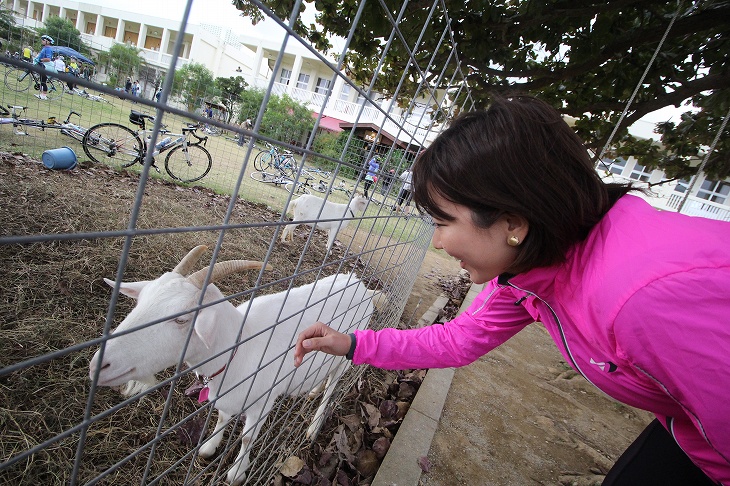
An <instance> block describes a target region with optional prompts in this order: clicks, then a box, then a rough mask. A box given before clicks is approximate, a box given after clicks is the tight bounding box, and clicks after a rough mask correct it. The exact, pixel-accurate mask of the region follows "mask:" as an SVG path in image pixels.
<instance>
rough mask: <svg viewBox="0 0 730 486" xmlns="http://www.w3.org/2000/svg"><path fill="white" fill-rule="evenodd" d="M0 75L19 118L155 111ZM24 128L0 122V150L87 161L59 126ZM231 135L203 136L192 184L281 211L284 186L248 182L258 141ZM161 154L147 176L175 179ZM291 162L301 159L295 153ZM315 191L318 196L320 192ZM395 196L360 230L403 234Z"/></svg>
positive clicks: (372, 208) (171, 125) (115, 116)
mask: <svg viewBox="0 0 730 486" xmlns="http://www.w3.org/2000/svg"><path fill="white" fill-rule="evenodd" d="M0 77H2V79H0V96H1V97H2V105H3V106H22V107H25V109H24V111H23V114H22V117H24V118H32V119H42V120H46V119H48V118H50V117H55V118H56V119H57V120H59V121H61V120H64V119H66V117H67V116H68V114H69V113H70V112H71V111H75V112H77V113H79V114H80V115H81V117H80V118H79V117H75V116H74V117H72V119H71V121H72V122H73V123H76V124H77V125H81V126H83V127H85V128H89V127H91V126H93V125H95V124H97V123H103V122H114V123H119V124H121V125H124V126H127V127H129V128H132V129H136V128H137V127H135V126H134V125H132V124H131V123H129V114H130V111H131V110H137V111H142V112H144V113H148V114H151V115H155V114H156V110H155V109H154V108H153V107H149V106H145V105H143V104H141V103H133V102H131V101H129V100H125V99H121V98H119V97H116V96H109V95H102V96H103V98H104V99H105V100H106V102H101V101H94V100H91V99H87V98H84V97H81V96H77V95H73V94H70V93H66V94H64V95H63V96H62V97H61V98H60V99H59V100H47V101H43V100H39V99H38V98H36V97H35V96H34V95H35V94H36V93H37V91H34V90H33V88H32V87H31V89H30V90H29V91H27V92H22V93H18V92H15V91H12V90H10V89H8V87H7V86H6V84H5V71H4V70H2V71H0ZM87 91H88V92H89V93H91V94H93V95H99V94H100V93H99V92H95V91H93V90H90V89H87ZM192 121H194V120H193V119H191V118H185V117H181V116H178V115H175V114H171V113H164V114H163V120H162V122H163V123H164V124H165V125H166V126H167V127H168V129H169V130H171V131H172V132H175V133H179V132H180V129H181V128H182V127H183V126H185V123H187V122H192ZM26 131H27V133H28V134H27V135H18V134H16V133H15V130H14V129H13V126H12V125H4V126H0V150H5V151H8V152H21V153H24V154H27V155H29V156H30V157H32V158H34V159H37V160H40V159H41V156H42V154H43V152H44V151H46V150H50V149H55V148H59V147H64V146H66V147H69V148H71V149H73V150H74V152H75V153H76V155H77V157H78V160H79V162H80V163H93V162H92V161H91V160H90V159H89V158H88V157H87V155H86V154H85V153H84V150H83V147H82V144H81V143H80V142H78V141H76V140H74V139H72V138H71V137H68V136H65V135H63V134H61V132H60V130H55V129H45V130H39V129H37V128H33V127H27V128H26ZM234 135H235V134H234V133H233V132H228V133H225V134H223V135H222V136H218V137H209V138H208V140H207V142H206V144H205V147H206V148H207V149H208V151H209V152H210V153H211V156H212V160H213V165H212V168H211V170H210V172H209V173H208V175H206V176H205V177H204V178H203V179H201V180H199V181H196V182H195V183H194V185H196V186H203V187H207V188H209V189H212V190H213V191H215V192H216V193H220V194H233V193H234V192H235V190H236V186H237V185H239V189H238V195H239V197H241V198H243V199H245V200H248V201H251V202H256V203H263V204H265V205H266V206H268V207H269V208H271V209H273V210H275V211H282V210H283V208H284V207H286V203H287V200H288V198H289V197H290V194H289V192H287V191H286V190H285V189H284V186H282V185H279V186H275V185H272V184H263V183H260V182H257V181H254V180H253V179H251V177H250V174H251V172H252V171H254V170H255V169H254V167H253V163H252V161H253V157H255V156H256V154H257V153H258V152H260V151H261V150H262V149H264V148H265V147H264V145H263V144H254V145H253V146H252V147H249V144H248V143H247V144H245V145H244V146H239V145H238V144H237V143H236V142H235V138H234ZM165 155H166V153H163V154H161V155H160V156H159V157H158V158H157V160H156V166H157V167H158V168H159V169H160V172H159V173H158V172H157V171H156V170H154V169H152V170H150V172H149V174H150V177H159V178H163V179H165V180H168V181H170V182H176V181H174V180H173V179H171V178H170V177H169V176H168V175H167V174H166V173H165V171H164V156H165ZM249 161H250V162H249ZM297 162H301V157H297ZM305 163H306V161H305ZM244 166H245V167H246V168H245V171H244V172H243V174H242V173H241V169H242V168H243V167H244ZM142 168H143V167H142V165H134V166H132V167H130V168H128V169H127V170H130V171H133V172H141V170H142ZM340 182H343V183H344V185H345V186H346V187H353V186H354V185H355V182H356V181H354V180H351V179H346V178H341V177H338V178H337V179H336V181H335V185H336V186H337V185H339V184H340ZM176 183H177V182H176ZM314 194H317V193H314ZM319 195H320V196H321V194H319ZM395 196H396V194H395V193H392V194H390V195H388V196H387V197H384V196H383V195H381V194H379V193H376V194H375V195H374V196H373V204H370V205H369V207H368V209H367V211H366V213H365V215H366V216H369V217H370V218H369V219H367V220H365V221H363V222H362V223H361V224H360V229H365V230H367V231H368V232H369V233H371V234H372V233H374V234H379V235H382V234H388V235H389V236H391V237H395V238H397V239H400V238H401V237H405V238H407V237H408V236H407V235H408V234H409V233H410V231H412V223H413V221H414V220H415V219H411V220H405V221H399V220H400V219H402V218H393V217H390V216H391V213H390V210H389V209H388V208H389V207H390V206H392V205H393V203H394V200H395ZM294 197H296V196H294ZM329 200H331V201H334V202H342V203H344V202H347V200H348V197H347V195H346V194H345V193H344V192H340V191H334V192H333V193H332V194H331V195H330V196H329ZM381 204H382V206H381Z"/></svg>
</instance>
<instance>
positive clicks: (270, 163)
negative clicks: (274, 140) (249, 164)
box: [253, 142, 297, 179]
mask: <svg viewBox="0 0 730 486" xmlns="http://www.w3.org/2000/svg"><path fill="white" fill-rule="evenodd" d="M264 143H265V144H266V146H267V147H268V149H267V150H262V151H261V152H259V153H258V154H256V157H254V159H253V166H254V168H255V169H256V170H257V171H260V172H262V171H263V172H267V171H271V170H272V169H276V170H277V171H284V172H286V173H288V174H289V175H290V177H291V178H292V179H293V178H294V176H295V174H296V172H297V161H296V160H294V154H293V153H292V152H279V149H278V148H277V147H275V146H273V145H271V144H270V143H268V142H264Z"/></svg>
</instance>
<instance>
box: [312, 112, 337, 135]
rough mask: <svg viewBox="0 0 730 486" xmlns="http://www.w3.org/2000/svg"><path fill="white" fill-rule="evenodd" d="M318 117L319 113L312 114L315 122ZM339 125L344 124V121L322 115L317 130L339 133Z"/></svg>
mask: <svg viewBox="0 0 730 486" xmlns="http://www.w3.org/2000/svg"><path fill="white" fill-rule="evenodd" d="M318 116H319V113H312V118H314V119H315V120H316V119H317V117H318ZM340 123H345V121H344V120H340V119H338V118H334V117H332V116H327V115H322V118H321V119H320V120H319V128H321V129H323V130H328V131H330V132H341V131H342V128H341V127H340Z"/></svg>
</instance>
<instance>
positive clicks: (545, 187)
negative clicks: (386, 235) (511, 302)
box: [413, 96, 632, 272]
mask: <svg viewBox="0 0 730 486" xmlns="http://www.w3.org/2000/svg"><path fill="white" fill-rule="evenodd" d="M630 190H632V187H631V184H605V183H604V182H603V181H602V180H601V179H600V177H599V175H598V173H597V172H596V171H595V168H594V165H593V162H592V160H591V157H590V155H589V153H588V150H587V149H586V147H585V145H584V144H583V142H582V141H581V139H580V138H579V137H578V136H577V135H576V134H575V132H574V131H573V129H572V128H570V127H569V126H568V124H567V123H566V122H565V121H564V120H563V118H562V116H561V115H560V113H558V111H557V110H555V109H554V108H553V107H551V106H550V105H548V104H547V103H544V102H542V101H540V100H538V99H536V98H533V97H529V96H517V97H513V98H509V99H503V98H500V99H495V100H494V101H493V102H492V104H491V105H490V107H489V109H487V110H480V111H473V112H468V113H464V114H462V115H460V116H458V117H457V118H456V119H455V120H454V121H453V122H452V124H451V126H450V127H449V128H448V129H447V130H445V131H444V132H443V133H442V134H441V135H439V136H438V137H437V138H436V140H434V142H433V143H432V144H431V146H430V147H428V148H427V149H426V150H425V151H424V152H423V153H421V155H420V156H419V158H418V159H417V161H416V163H415V164H414V167H413V199H414V201H415V202H416V204H417V205H418V207H419V208H420V209H421V210H422V211H424V212H426V213H429V214H430V215H432V216H435V217H436V218H438V219H443V220H450V219H451V218H450V217H449V215H447V214H445V213H444V212H443V211H441V210H440V209H439V207H438V206H437V205H436V203H435V201H434V195H436V194H438V195H440V196H441V197H443V198H445V199H447V200H448V201H451V202H453V203H456V204H460V205H463V206H466V207H468V208H469V209H471V211H472V217H473V221H474V224H476V225H477V226H480V227H484V228H486V227H489V226H490V225H492V224H493V223H494V222H495V221H497V219H498V218H499V217H500V216H501V215H503V214H506V213H509V214H514V215H519V216H522V217H524V218H525V219H527V221H528V222H529V224H530V229H529V232H528V235H527V237H526V238H525V240H524V241H523V242H522V244H521V245H520V247H519V249H520V252H519V255H518V257H517V260H516V261H515V263H514V265H513V266H512V268H511V269H510V271H514V272H523V271H526V270H530V269H532V268H535V267H541V266H548V265H553V264H556V263H560V262H562V261H565V256H566V252H567V251H568V249H569V248H570V247H571V246H572V245H573V244H575V243H576V242H578V241H581V240H583V239H585V237H586V236H587V235H588V232H589V231H590V230H591V228H592V227H593V226H594V225H595V224H596V223H597V222H598V221H599V220H600V219H601V218H602V217H603V215H605V214H606V212H607V211H608V210H609V209H610V208H611V206H613V204H614V203H615V202H616V201H617V200H618V199H619V198H620V197H621V196H623V195H624V194H626V193H627V192H628V191H630Z"/></svg>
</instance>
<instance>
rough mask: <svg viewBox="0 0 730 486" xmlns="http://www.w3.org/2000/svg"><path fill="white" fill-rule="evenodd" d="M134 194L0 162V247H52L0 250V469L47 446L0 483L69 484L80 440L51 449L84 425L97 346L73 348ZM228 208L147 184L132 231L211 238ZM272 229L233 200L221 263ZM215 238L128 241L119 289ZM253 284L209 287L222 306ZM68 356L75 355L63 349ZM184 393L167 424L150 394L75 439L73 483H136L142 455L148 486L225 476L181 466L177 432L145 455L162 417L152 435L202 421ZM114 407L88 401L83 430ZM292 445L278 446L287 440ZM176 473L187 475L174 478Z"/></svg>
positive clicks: (98, 304) (313, 255)
mask: <svg viewBox="0 0 730 486" xmlns="http://www.w3.org/2000/svg"><path fill="white" fill-rule="evenodd" d="M137 182H138V181H137V176H136V175H127V174H120V173H117V172H114V171H112V170H110V169H106V168H99V167H90V166H85V167H82V168H79V169H77V170H74V171H72V172H57V171H55V172H54V171H49V170H46V169H45V168H44V167H43V166H42V165H41V164H40V163H38V162H33V161H30V160H28V159H26V158H25V157H23V156H13V155H11V154H7V153H4V154H0V201H1V202H2V212H1V213H0V227H1V228H2V230H1V231H2V236H3V237H10V236H28V235H52V236H53V239H51V240H50V241H35V242H25V243H22V244H3V245H0V259H1V260H2V267H0V282H2V298H1V299H0V368H2V369H4V370H8V369H11V370H12V372H5V373H3V374H2V376H0V428H1V429H2V431H3V432H2V440H1V441H0V458H1V459H2V461H3V462H5V461H8V460H11V459H12V458H14V457H15V456H17V455H18V454H21V453H23V451H27V450H29V449H30V448H33V447H35V446H38V445H39V444H42V443H44V442H45V441H51V442H50V443H49V444H48V445H47V446H45V447H44V448H42V449H41V450H38V451H37V452H35V453H34V454H32V455H30V456H29V457H27V458H25V459H22V460H20V461H17V462H15V463H14V464H12V465H10V466H7V467H4V468H3V469H2V470H0V483H1V484H15V485H39V484H44V485H55V484H59V485H60V484H68V483H69V481H70V480H71V477H72V474H73V470H74V463H75V460H76V451H77V448H78V446H79V440H80V437H81V436H80V433H79V432H78V431H76V432H73V433H70V434H67V437H65V438H62V439H57V436H58V435H59V434H66V433H67V431H69V430H71V429H73V428H74V427H76V426H77V425H79V424H81V423H83V422H84V413H85V410H86V400H87V397H88V395H89V391H90V386H91V383H90V381H89V379H88V362H89V358H90V357H91V355H92V354H93V352H94V351H95V350H96V346H93V345H89V346H86V347H84V346H83V344H84V343H86V342H87V341H89V340H93V339H95V338H98V337H99V336H100V334H101V329H102V326H103V324H104V321H105V317H106V313H107V309H108V305H109V297H110V294H111V292H110V289H109V288H108V287H107V286H106V284H104V283H103V281H102V277H108V278H112V279H113V278H114V274H115V272H116V270H117V267H118V264H119V261H118V260H119V257H120V255H121V250H122V248H123V245H124V242H125V237H124V236H114V235H111V234H109V232H114V231H123V230H125V229H126V228H127V225H128V221H129V217H130V213H131V210H132V207H133V202H134V197H135V192H136V190H137ZM229 202H230V198H229V197H227V196H221V195H217V194H215V193H213V192H211V191H209V190H204V189H195V188H193V189H181V188H179V187H176V186H174V185H172V184H169V183H166V182H164V181H161V180H156V181H151V182H150V184H149V186H148V187H147V188H146V190H145V197H144V200H143V204H142V206H141V208H140V213H139V221H138V224H137V227H138V228H140V229H143V230H168V229H173V228H181V227H186V228H187V227H193V226H210V225H213V226H215V225H218V224H220V221H221V220H222V216H223V215H224V214H225V213H226V210H227V207H228V204H229ZM278 219H279V215H278V214H276V213H273V212H272V211H270V210H269V209H267V208H266V207H265V206H263V205H260V204H252V203H248V202H245V201H237V202H236V205H235V208H234V210H233V214H232V219H231V224H233V225H241V226H242V228H240V229H230V230H227V231H226V233H225V236H224V240H223V245H222V249H221V255H220V258H221V259H232V258H248V259H263V257H264V256H265V253H266V250H267V249H268V245H269V242H270V241H271V240H272V234H273V232H274V229H275V228H274V226H270V225H265V226H255V225H256V224H258V223H262V222H270V221H276V220H278ZM252 225H254V226H252ZM301 231H305V230H303V229H302V230H301ZM78 233H91V235H90V237H88V238H83V239H79V238H74V239H69V240H65V241H64V240H62V239H58V238H59V235H74V234H78ZM218 235H219V232H218V231H213V230H206V231H203V230H194V231H189V232H178V233H175V232H165V233H162V234H146V235H137V236H133V237H132V244H131V251H130V254H129V262H128V264H127V266H126V268H125V273H124V280H141V279H148V278H154V277H155V276H158V275H160V274H161V273H163V272H165V271H169V270H170V269H171V268H172V267H173V266H174V265H175V264H176V263H177V261H178V260H179V259H180V258H181V257H182V256H183V255H184V254H185V253H186V252H187V251H188V250H189V249H190V248H192V247H193V246H195V245H197V244H200V243H206V244H209V245H213V244H214V243H215V241H216V238H217V237H218ZM304 241H305V238H301V237H300V238H295V243H294V244H289V245H287V246H282V247H280V248H279V249H278V251H276V252H273V253H272V255H271V264H272V265H273V267H274V268H275V270H274V271H273V272H270V273H269V275H267V276H266V278H267V282H273V281H276V280H278V279H283V278H286V277H288V276H290V275H293V274H294V273H295V272H294V269H295V267H296V264H297V262H298V261H299V258H300V256H301V252H302V245H303V242H304ZM322 261H324V245H321V244H314V245H311V246H310V247H309V249H308V250H307V253H306V259H305V260H304V261H303V264H302V267H301V269H308V268H313V267H315V266H317V265H319V264H321V262H322ZM349 262H350V263H346V265H345V270H346V269H347V266H348V265H350V268H351V267H352V266H353V265H354V260H350V261H349ZM301 269H300V270H301ZM336 271H340V269H339V268H338V267H337V266H336V265H333V266H331V267H330V266H327V267H325V268H324V273H325V274H330V273H335V272H336ZM254 277H255V276H253V275H244V276H241V275H238V276H236V277H235V278H234V277H231V278H229V280H226V281H224V282H222V284H221V288H222V290H223V291H224V293H227V294H230V293H232V292H234V291H236V290H241V289H246V288H249V287H251V286H252V285H253V284H254V281H253V278H254ZM313 278H314V275H311V274H310V275H304V276H300V277H297V279H296V282H295V284H296V285H299V284H302V283H305V282H306V281H308V280H309V281H311V280H313ZM286 286H287V282H282V283H280V284H277V285H274V286H273V287H271V288H269V289H268V290H267V291H268V292H273V291H278V290H282V289H284V288H285V287H286ZM129 309H130V303H129V301H127V300H121V301H120V303H119V306H118V308H117V309H116V314H115V316H114V322H115V323H116V322H119V320H120V319H121V317H123V315H124V314H125V313H126V312H127V311H128V310H129ZM78 345H82V347H81V349H77V350H72V351H68V350H67V348H69V347H72V346H78ZM49 353H56V355H55V356H54V355H50V356H53V359H50V356H49ZM19 364H22V366H20V367H19V368H18V369H12V368H9V367H13V366H15V365H19ZM190 380H191V379H190V378H188V377H184V378H183V379H181V383H179V384H177V385H176V391H175V392H174V393H173V395H172V399H171V400H172V402H171V406H170V410H169V412H168V413H167V415H164V414H163V408H164V404H165V400H164V399H163V397H162V396H161V392H155V393H153V394H151V395H148V396H145V397H144V398H142V399H140V400H139V401H135V402H132V403H131V404H130V405H128V406H125V407H123V408H121V409H120V410H117V411H115V412H113V413H111V414H108V415H106V416H103V418H99V419H95V420H94V421H93V423H91V424H90V425H89V427H88V430H87V431H86V432H87V433H86V438H85V443H84V446H83V453H82V454H81V456H80V458H79V462H78V473H77V481H78V482H80V483H86V482H88V481H92V480H94V478H97V477H98V476H99V475H102V476H103V477H102V478H101V479H100V480H99V481H98V482H97V484H110V485H111V484H115V485H119V484H132V483H139V482H140V480H141V478H142V477H143V475H144V471H145V469H146V468H147V464H148V460H149V459H150V455H151V454H153V457H152V460H150V461H149V464H150V469H149V471H148V472H147V475H148V478H149V479H150V480H151V479H152V478H155V477H158V476H163V478H162V479H161V480H160V484H183V483H184V482H186V481H187V482H188V483H189V484H198V483H205V484H208V483H211V482H216V480H217V478H218V477H219V476H220V475H224V474H225V470H226V467H225V466H221V467H220V470H218V469H217V468H218V467H219V464H218V463H216V462H213V463H208V462H207V461H202V460H200V459H195V460H194V462H195V464H191V462H192V461H193V459H192V458H191V455H190V450H191V447H190V445H189V444H187V443H185V440H181V437H180V436H181V434H182V431H179V430H178V431H175V430H173V431H172V432H171V433H169V434H167V435H165V436H164V437H163V438H162V439H161V440H160V441H159V442H158V443H157V444H156V446H155V450H154V453H152V452H151V450H150V447H149V445H148V443H149V441H151V440H152V439H154V438H155V437H156V435H157V430H158V427H160V424H159V419H160V417H162V416H164V421H163V423H162V426H161V430H162V432H163V433H165V432H170V427H171V426H173V424H177V423H178V422H183V421H184V420H185V419H186V418H187V420H189V421H190V420H202V419H204V418H205V416H206V414H207V413H208V409H207V408H202V409H199V405H198V404H197V402H196V401H195V400H194V399H192V398H189V397H186V396H184V395H183V394H182V393H181V392H180V390H184V389H185V387H187V386H188V385H189V384H190ZM120 401H121V399H120V396H119V394H118V393H117V392H116V391H114V390H110V389H106V388H101V389H99V390H97V393H96V394H95V396H94V397H93V405H92V407H91V416H92V418H93V417H96V416H97V415H98V414H102V413H105V412H106V411H108V410H110V409H112V408H113V407H115V406H116V405H118V404H119V403H120ZM287 410H288V408H287ZM287 413H292V412H287ZM298 422H301V421H298ZM298 433H299V432H295V433H292V434H286V435H287V436H291V437H297V434H298ZM140 447H142V449H141V450H140V451H139V452H137V451H138V448H140ZM234 447H235V446H234ZM133 454H136V455H134V456H133V457H131V458H129V459H128V460H126V461H124V462H123V463H122V464H121V465H119V466H118V467H115V465H116V464H117V463H118V462H119V461H120V460H122V459H123V458H125V457H127V456H129V455H133ZM181 458H182V459H181ZM230 460H231V459H230V458H228V459H227V461H230ZM178 461H180V463H179V464H178V463H177V462H178ZM206 467H207V469H206ZM110 468H112V469H110ZM168 469H169V471H168ZM188 470H190V471H191V474H192V476H190V477H189V478H187V479H186V477H187V473H188ZM201 471H202V472H201ZM198 475H199V476H198ZM191 478H193V479H191ZM262 481H264V482H265V480H262Z"/></svg>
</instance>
